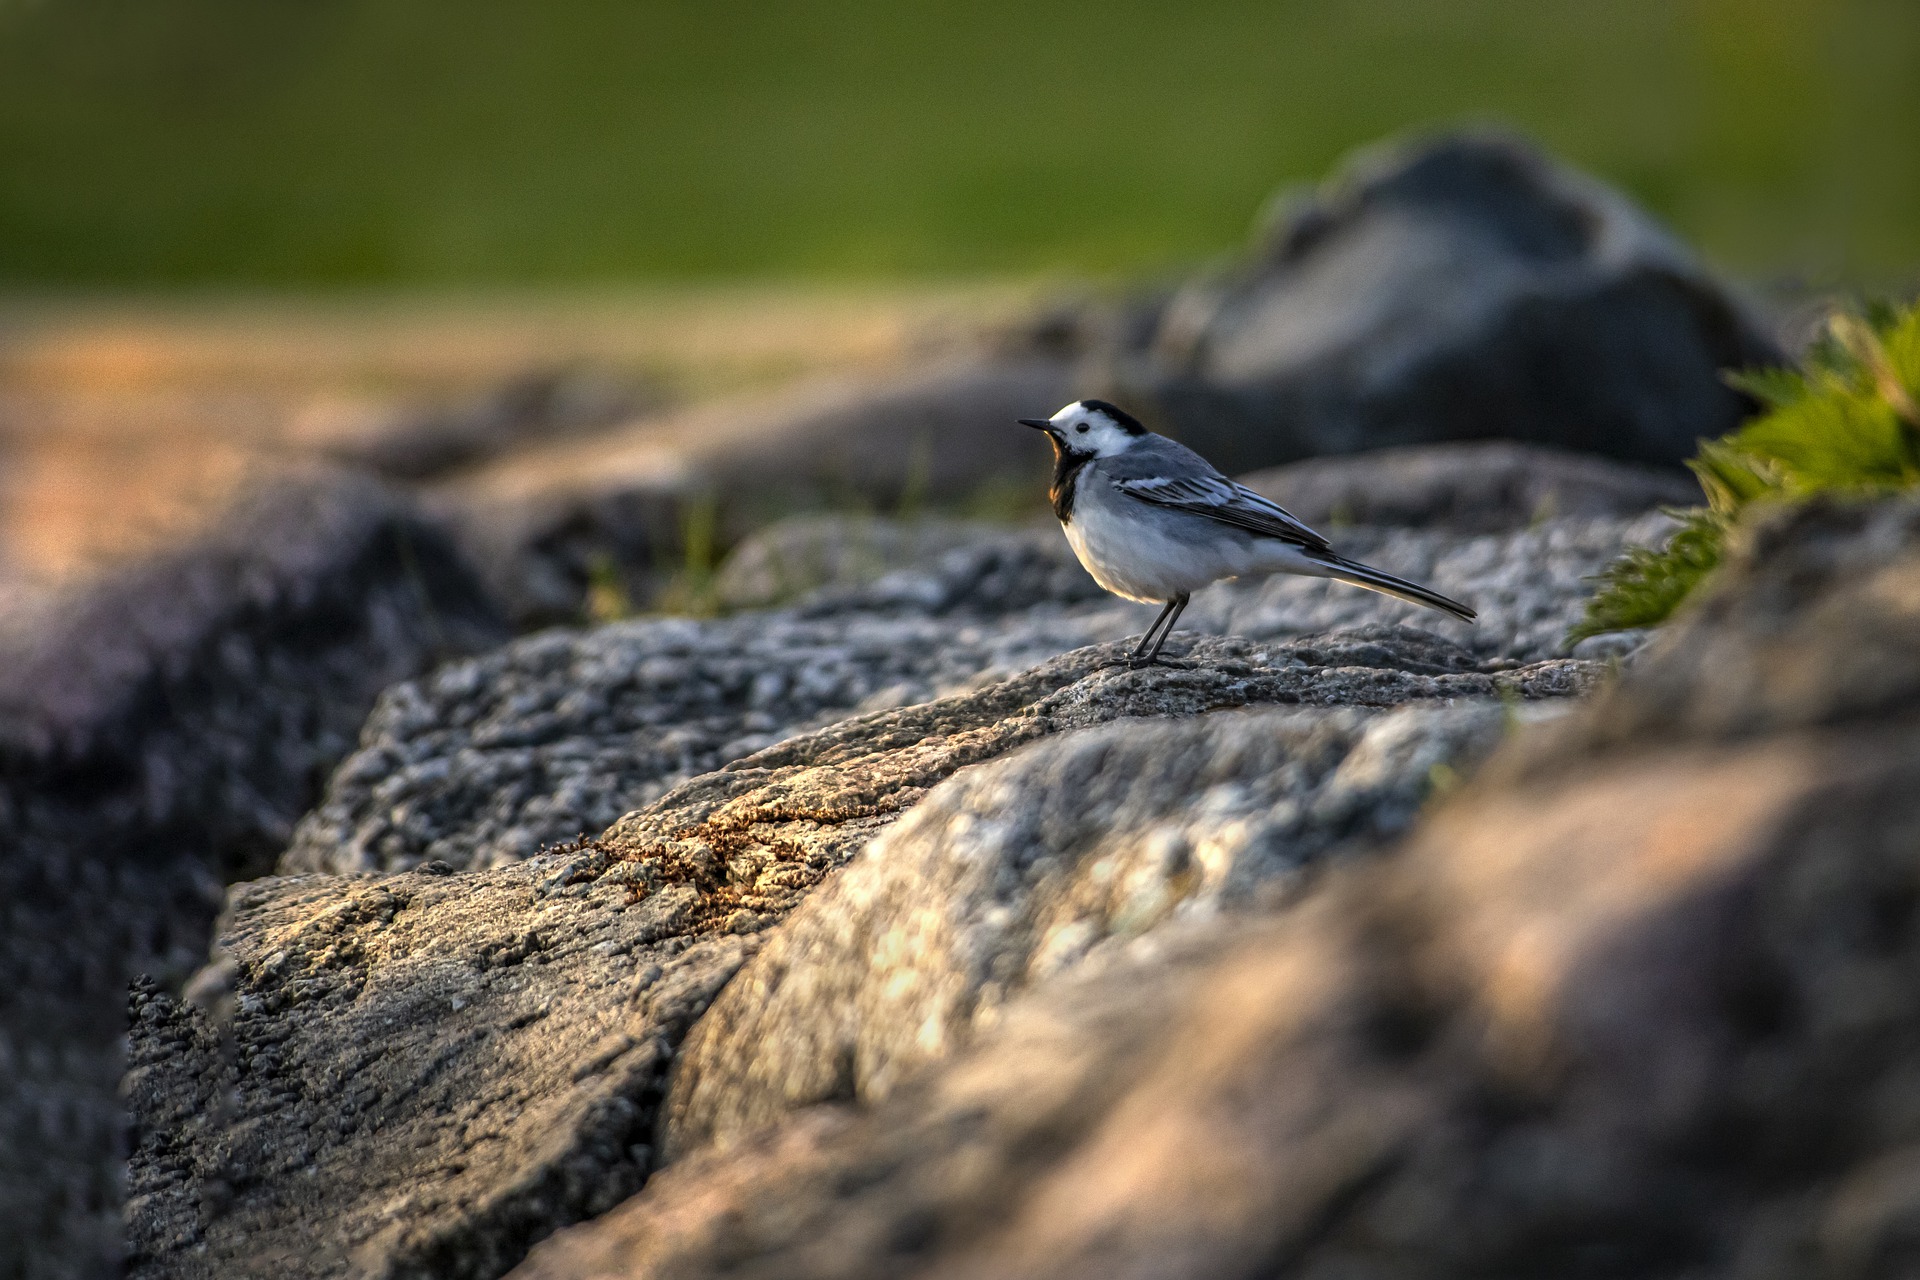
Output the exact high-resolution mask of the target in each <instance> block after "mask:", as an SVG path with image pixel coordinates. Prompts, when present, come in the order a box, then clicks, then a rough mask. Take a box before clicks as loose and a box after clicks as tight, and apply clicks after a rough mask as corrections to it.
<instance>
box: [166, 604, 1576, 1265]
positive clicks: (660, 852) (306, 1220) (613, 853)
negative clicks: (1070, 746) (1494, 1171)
mask: <svg viewBox="0 0 1920 1280" xmlns="http://www.w3.org/2000/svg"><path fill="white" fill-rule="evenodd" d="M1123 652H1124V642H1116V643H1112V644H1107V645H1102V646H1098V647H1094V648H1089V649H1081V650H1077V651H1075V652H1073V653H1069V654H1066V655H1064V656H1061V657H1058V658H1055V659H1053V660H1052V661H1049V662H1046V663H1043V664H1042V665H1040V666H1038V667H1035V668H1033V669H1031V670H1028V671H1026V672H1024V673H1023V674H1021V675H1019V676H1016V677H1014V678H1012V679H1009V680H1005V681H1002V682H999V683H994V684H989V685H986V686H985V687H982V688H979V689H976V690H974V691H972V692H969V693H966V694H962V695H957V696H954V697H950V698H945V699H941V700H937V701H933V702H928V703H923V704H920V705H915V706H907V707H899V708H895V709H892V710H886V711H876V712H873V713H870V714H867V715H861V716H853V717H850V718H847V719H843V720H840V721H839V722H838V723H835V724H832V725H829V726H827V727H825V728H821V729H818V730H815V731H814V732H811V733H808V734H803V735H800V736H798V737H795V738H793V739H791V740H789V741H787V742H784V743H781V744H777V745H774V746H772V747H768V748H766V749H764V750H761V751H759V752H758V753H756V754H754V755H750V756H748V757H746V758H745V759H741V760H737V761H735V762H733V763H732V764H730V765H729V766H728V767H726V768H724V769H720V770H717V771H715V772H713V773H709V774H705V775H703V776H701V777H698V778H695V779H693V780H691V781H689V782H686V783H684V784H682V785H681V786H679V787H678V788H676V789H675V790H673V791H671V792H669V793H667V794H666V795H665V796H662V797H661V798H660V799H659V800H657V801H655V802H654V803H653V804H652V805H649V806H647V807H646V808H644V809H641V810H639V811H638V812H636V813H632V814H629V815H627V816H626V817H624V818H622V819H621V820H620V821H619V822H617V823H615V824H614V825H613V826H612V827H611V828H609V829H608V830H607V831H606V832H605V833H604V834H603V835H601V836H600V837H599V838H598V839H596V840H593V841H587V842H583V843H582V844H580V845H578V846H576V847H573V848H569V849H564V850H557V851H554V852H552V853H548V854H545V855H543V856H540V857H536V858H533V859H529V860H527V861H525V862H522V863H518V864H514V865H509V866H502V867H495V868H492V869H489V870H486V871H478V872H471V873H458V872H454V871H452V870H451V869H450V868H448V867H446V866H445V865H444V864H439V863H429V864H426V865H424V866H422V867H420V868H419V869H418V870H417V871H414V872H410V873H406V874H402V875H399V876H391V875H389V876H355V875H343V876H327V875H313V876H287V877H280V878H277V879H270V880H264V881H260V882H257V883H254V884H250V885H242V886H239V887H237V888H235V889H234V890H233V891H232V893H231V895H230V897H229V902H228V915H227V919H226V923H225V924H224V926H223V928H222V930H221V935H220V956H219V959H218V961H217V963H216V964H215V965H213V966H211V967H210V968H209V969H208V970H207V971H206V972H205V973H204V974H203V975H202V977H201V978H199V979H196V981H195V983H194V984H193V985H192V988H191V990H192V991H193V992H194V993H195V995H196V996H197V997H198V1003H197V1004H186V1003H182V1002H179V1001H173V1000H170V999H168V998H167V997H165V996H164V995H162V994H160V993H157V992H153V991H150V990H142V991H141V992H138V993H136V1002H135V1003H136V1018H135V1021H134V1025H133V1032H132V1044H133V1048H132V1055H133V1061H134V1064H135V1068H134V1071H133V1072H132V1073H131V1075H130V1077H129V1083H128V1092H129V1095H130V1097H131V1100H132V1105H133V1108H134V1112H135V1120H136V1124H135V1141H136V1146H135V1151H134V1156H133V1161H132V1166H131V1175H130V1177H131V1186H130V1191H131V1193H132V1199H131V1203H130V1208H129V1213H128V1218H129V1234H130V1247H131V1248H132V1250H133V1255H134V1256H133V1259H132V1267H131V1271H132V1274H134V1275H136V1276H154V1277H159V1276H169V1277H171V1276H180V1275H242V1274H244V1275H253V1274H265V1273H272V1274H276V1275H280V1276H284V1277H287V1278H288V1280H295V1278H298V1277H307V1276H315V1277H318V1276H333V1275H339V1274H342V1273H343V1272H345V1271H349V1270H351V1272H352V1273H354V1274H365V1275H389V1276H402V1275H434V1276H440V1277H490V1276H494V1275H498V1274H499V1273H500V1272H501V1271H503V1270H504V1269H505V1268H506V1267H507V1266H509V1265H511V1264H512V1263H513V1262H514V1261H515V1260H516V1259H517V1258H518V1256H519V1254H520V1252H521V1251H523V1250H524V1249H525V1248H526V1247H527V1246H528V1245H529V1244H530V1243H531V1242H532V1241H533V1240H535V1239H537V1238H538V1237H540V1236H541V1235H544V1234H545V1233H547V1232H549V1231H551V1230H553V1229H554V1228H557V1227H559V1226H562V1225H565V1224H567V1223H569V1222H573V1221H576V1220H578V1219H580V1218H582V1217H586V1216H589V1215H592V1214H595V1213H599V1212H602V1211H604V1210H606V1209H608V1208H610V1207H611V1206H612V1205H613V1203H615V1201H616V1200H617V1199H618V1198H619V1197H620V1196H622V1195H625V1194H626V1193H628V1192H630V1191H631V1190H633V1189H634V1188H635V1187H637V1186H638V1185H639V1182H640V1180H641V1179H642V1178H643V1177H644V1176H645V1174H646V1172H647V1171H648V1169H649V1168H650V1167H651V1162H652V1160H653V1156H652V1153H651V1151H650V1150H649V1149H648V1148H649V1146H650V1144H651V1141H652V1135H653V1133H654V1126H655V1122H656V1119H657V1109H658V1104H659V1097H660V1094H661V1091H662V1090H663V1089H664V1087H665V1070H666V1067H667V1065H668V1063H669V1062H670V1060H671V1059H672V1057H673V1055H674V1053H675V1051H676V1048H677V1045H678V1042H679V1039H680V1036H681V1034H682V1033H683V1031H684V1029H685V1027H686V1025H687V1023H688V1022H689V1021H690V1020H691V1019H692V1018H693V1017H694V1016H695V1015H696V1014H697V1013H698V1011H699V1009H700V1008H701V1007H703V1006H704V1004H705V1003H706V1001H707V1000H708V999H709V998H710V997H711V996H712V994H713V992H714V990H715V989H716V988H717V987H718V986H719V985H720V983H722V982H724V981H725V980H726V978H727V976H728V975H729V974H731V973H732V972H733V970H734V969H735V968H736V967H737V966H738V965H739V964H741V963H742V962H743V961H744V960H746V959H747V958H748V957H749V956H750V955H751V954H752V953H753V952H754V951H755V950H756V949H757V948H758V946H759V945H760V942H761V940H760V939H759V938H758V937H757V936H756V935H758V934H760V933H761V932H762V931H764V930H766V929H768V928H770V927H772V926H773V925H775V924H777V923H778V922H779V921H780V920H781V919H782V918H783V917H784V916H785V915H786V914H787V913H788V912H789V911H791V910H792V909H793V907H794V906H795V905H797V904H798V903H799V902H800V901H802V900H803V899H804V898H805V897H806V895H807V894H808V893H809V892H810V891H811V890H812V889H813V888H814V886H815V885H816V884H818V883H819V881H820V880H821V878H822V877H823V876H825V875H826V874H828V873H829V872H830V871H832V870H834V869H835V868H837V867H838V866H840V865H841V864H842V863H843V862H845V861H846V859H847V858H848V857H850V856H851V855H852V854H853V853H854V852H855V851H856V850H857V849H858V848H859V847H860V846H861V845H863V844H865V843H866V842H867V841H868V840H869V839H871V838H872V837H874V836H875V835H878V834H879V833H881V832H882V831H884V830H885V829H886V828H887V827H888V826H889V824H891V823H892V822H894V821H895V820H896V819H897V818H898V817H899V816H900V815H902V814H904V813H907V812H909V811H910V810H912V809H913V808H914V806H915V805H917V804H918V803H920V801H921V800H922V799H923V798H924V797H925V796H926V795H927V792H928V791H929V789H931V788H934V787H936V786H937V785H938V784H939V783H940V782H941V781H942V780H944V779H946V778H949V777H951V776H953V775H954V774H956V773H959V772H961V771H962V770H964V769H966V768H968V767H969V766H971V765H974V764H977V763H979V762H981V761H983V760H988V759H991V758H993V757H995V756H999V755H1002V754H1005V753H1006V752H1009V751H1012V750H1014V749H1016V748H1018V747H1020V746H1022V745H1024V744H1026V743H1029V742H1033V741H1036V740H1038V739H1042V738H1046V737H1050V736H1053V735H1058V734H1062V733H1067V732H1070V731H1072V730H1074V729H1078V728H1087V727H1092V726H1097V725H1101V724H1112V723H1114V722H1117V721H1129V722H1132V723H1139V722H1141V721H1143V720H1146V719H1150V718H1162V719H1168V718H1175V719H1187V718H1191V717H1194V716H1196V715H1198V714H1200V713H1201V712H1205V711H1212V710H1218V709H1222V708H1229V707H1240V706H1251V705H1261V704H1272V703H1306V704H1311V705H1317V706H1341V705H1349V706H1359V707H1387V706H1395V705H1399V704H1401V703H1405V702H1419V703H1423V704H1433V705H1439V704H1442V703H1445V702H1447V701H1448V700H1451V699H1475V700H1478V701H1480V702H1482V703H1492V702H1495V701H1496V700H1497V699H1499V698H1501V697H1507V698H1511V699H1514V700H1530V699H1538V698H1564V697H1566V696H1567V695H1569V694H1571V693H1574V692H1577V691H1579V690H1580V689H1582V688H1584V687H1586V685H1587V684H1588V683H1589V682H1590V681H1591V680H1592V679H1593V678H1594V677H1595V675H1596V674H1597V670H1598V669H1597V668H1596V667H1594V666H1593V665H1592V664H1585V663H1579V662H1570V661H1552V662H1546V663H1541V664H1537V665H1535V666H1531V667H1523V668H1519V669H1517V670H1505V671H1498V672H1488V671H1485V670H1482V669H1481V667H1482V665H1483V664H1481V663H1480V662H1479V661H1478V660H1476V659H1475V658H1474V656H1473V655H1471V654H1469V653H1467V652H1466V651H1464V650H1462V649H1460V648H1458V647H1457V646H1454V645H1450V644H1447V643H1446V642H1444V641H1439V640H1436V639H1434V638H1433V637H1430V636H1425V635H1422V634H1421V633H1418V632H1413V631H1409V630H1404V629H1384V628H1383V629H1378V630H1376V631H1372V632H1362V633H1357V634H1350V635H1343V636H1326V637H1319V638H1314V639H1308V640H1299V641H1293V642H1287V643H1278V644H1267V645H1261V644H1254V643H1251V642H1248V641H1244V640H1238V639H1228V640H1208V641H1202V642H1200V643H1198V644H1196V645H1195V646H1193V649H1192V651H1191V653H1190V655H1189V656H1190V659H1191V660H1192V662H1193V664H1194V665H1193V667H1192V669H1186V670H1175V669H1168V668H1150V669H1146V670H1140V671H1135V670H1131V669H1129V668H1127V667H1126V666H1125V665H1124V664H1123V663H1121V662H1120V661H1119V660H1120V658H1121V656H1122V654H1123ZM1270 757H1271V752H1268V753H1265V754H1261V755H1258V756H1257V759H1258V760H1268V759H1270ZM1422 759H1424V757H1421V756H1420V755H1419V753H1418V752H1414V753H1412V755H1411V756H1410V757H1409V760H1410V761H1411V764H1412V767H1414V768H1419V767H1420V761H1421V760H1422ZM1417 785H1418V784H1417V783H1416V784H1415V786H1416V787H1417ZM1369 794H1372V793H1369ZM1378 798H1379V799H1380V800H1381V801H1383V802H1387V803H1396V804H1404V797H1401V796H1399V795H1398V794H1397V793H1396V792H1395V791H1394V789H1393V788H1391V787H1389V788H1386V789H1384V790H1380V791H1379V792H1378ZM1361 803H1362V805H1363V806H1364V804H1365V803H1367V801H1366V800H1365V799H1363V800H1362V801H1361ZM1361 821H1362V822H1364V819H1362V820H1361ZM205 1010H211V1012H207V1011H205Z"/></svg>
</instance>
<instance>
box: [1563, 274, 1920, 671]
mask: <svg viewBox="0 0 1920 1280" xmlns="http://www.w3.org/2000/svg"><path fill="white" fill-rule="evenodd" d="M1730 381H1732V382H1733V384H1734V385H1735V386H1737V387H1739V388H1741V389H1742V390H1744V391H1746V392H1747V393H1748V394H1749V395H1752V396H1753V397H1754V398H1755V399H1756V400H1758V401H1759V402H1760V403H1761V404H1762V405H1764V406H1765V409H1764V411H1763V412H1762V413H1761V414H1760V416H1758V417H1756V418H1755V419H1753V420H1752V421H1751V422H1749V423H1747V424H1746V425H1745V426H1743V427H1741V428H1740V429H1739V430H1738V431H1735V432H1733V433H1732V434H1731V435H1726V436H1722V437H1721V438H1720V439H1718V440H1703V441H1701V444H1700V452H1699V453H1698V455H1696V456H1695V457H1694V459H1693V460H1692V461H1691V462H1690V463H1689V464H1688V465H1689V466H1691V467H1692V468H1693V472H1694V474H1695V475H1696V476H1698V477H1699V478H1700V487H1701V489H1702V490H1703V491H1704V492H1705V494H1706V497H1707V505H1706V506H1705V507H1703V508H1698V509H1695V510H1692V511H1685V512H1676V513H1675V514H1676V515H1678V516H1680V517H1681V519H1682V521H1683V523H1682V525H1681V527H1680V531H1679V532H1678V533H1676V534H1675V535H1674V536H1673V539H1672V540H1671V541H1670V542H1668V543H1667V545H1666V546H1665V547H1664V548H1661V549H1659V550H1653V549H1650V548H1644V547H1636V548H1633V549H1632V550H1630V551H1628V552H1627V554H1626V555H1624V556H1622V557H1621V558H1620V559H1619V560H1618V561H1616V562H1614V564H1612V565H1611V566H1609V567H1608V568H1607V570H1606V572H1604V573H1602V574H1601V575H1600V576H1599V578H1598V580H1597V581H1598V584H1599V585H1598V590H1597V591H1596V592H1595V593H1594V596H1593V599H1591V600H1590V601H1588V603H1587V613H1586V617H1585V618H1583V619H1582V620H1581V621H1580V623H1579V624H1578V625H1577V626H1575V627H1574V628H1573V629H1572V630H1571V631H1570V632H1568V634H1567V641H1568V643H1569V644H1571V643H1574V642H1576V641H1579V640H1582V639H1585V638H1586V637H1588V636H1594V635H1600V634H1603V633H1605V632H1608V631H1621V630H1625V629H1627V628H1630V627H1650V626H1654V625H1657V624H1658V623H1661V622H1664V621H1665V620H1666V619H1667V618H1669V617H1670V616H1672V614H1673V612H1674V610H1675V609H1677V608H1679V607H1680V605H1681V604H1682V603H1683V602H1684V601H1685V600H1686V599H1687V597H1688V596H1689V595H1691V594H1692V592H1693V591H1694V589H1695V588H1696V587H1698V586H1699V585H1700V583H1701V582H1702V581H1704V580H1705V579H1706V578H1707V577H1708V575H1710V574H1711V573H1712V572H1713V569H1714V567H1715V566H1716V565H1718V564H1719V563H1720V556H1721V550H1722V547H1723V545H1724V544H1725V541H1726V535H1727V533H1728V531H1729V530H1731V529H1733V528H1734V527H1735V526H1736V525H1738V524H1739V523H1740V521H1741V520H1742V519H1743V518H1745V517H1746V516H1747V515H1748V514H1749V512H1750V509H1751V508H1753V507H1754V506H1755V505H1756V504H1777V503H1791V502H1799V501H1803V500H1805V499H1806V498H1809V497H1811V496H1813V495H1814V494H1842V495H1851V496H1857V497H1871V496H1874V495H1877V494H1885V493H1892V492H1897V491H1899V490H1902V489H1910V488H1914V487H1916V486H1920V407H1916V401H1917V400H1920V306H1914V307H1911V308H1909V309H1907V310H1906V311H1904V312H1897V311H1894V310H1892V309H1890V308H1885V307H1881V308H1874V309H1870V310H1869V311H1868V312H1867V314H1866V315H1865V316H1854V315H1848V314H1836V315H1835V316H1833V317H1832V318H1831V320H1830V321H1829V323H1828V325H1827V330H1826V332H1825V334H1823V335H1822V337H1821V339H1820V341H1819V342H1817V343H1815V344H1814V347H1813V349H1812V350H1811V351H1810V352H1809V353H1808V356H1807V363H1806V367H1805V368H1804V369H1762V370H1757V371H1752V372H1746V373H1741V374H1736V375H1734V376H1733V377H1732V378H1731V379H1730Z"/></svg>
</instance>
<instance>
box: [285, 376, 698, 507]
mask: <svg viewBox="0 0 1920 1280" xmlns="http://www.w3.org/2000/svg"><path fill="white" fill-rule="evenodd" d="M660 399H661V396H660V393H659V392H657V391H653V390H650V389H648V388H644V387H639V386H634V385H631V384H630V383H622V382H619V381H615V380H613V379H611V378H607V377H604V376H595V375H592V374H589V373H586V372H581V371H573V372H560V371H551V370H549V371H541V372H531V373H526V374H522V375H521V376H519V377H516V378H512V379H509V380H508V381H507V382H506V383H504V384H503V385H501V386H500V387H498V388H496V389H494V390H492V391H490V392H487V393H486V394H483V395H477V396H472V397H469V398H468V399H465V400H461V401H454V402H450V403H444V404H432V403H426V404H421V403H410V402H402V401H395V400H393V399H391V398H385V399H383V398H374V397H360V398H341V397H331V398H325V399H318V400H315V401H313V402H311V403H309V404H307V405H306V406H305V407H304V408H302V409H301V410H300V412H299V413H298V414H296V415H295V416H294V418H293V420H292V421H291V422H290V423H289V424H288V427H287V429H286V437H285V443H286V444H287V445H289V446H291V447H292V448H295V449H299V450H302V451H307V450H311V451H313V452H315V453H318V454H320V455H322V456H324V457H328V458H333V459H336V460H337V461H340V462H343V463H347V464H349V465H351V466H355V467H363V468H365V469H367V470H370V471H373V472H376V473H378V474H380V475H383V476H387V477H390V478H392V479H396V480H424V479H428V478H431V477H435V476H442V475H445V474H446V473H448V472H450V471H453V470H455V469H457V468H459V467H463V466H472V465H473V464H475V463H477V462H481V461H483V460H485V459H488V458H492V457H495V456H498V455H499V454H502V453H505V452H507V451H508V450H509V449H512V448H514V447H516V446H526V445H530V444H533V445H538V444H547V443H551V442H552V441H553V440H554V438H556V437H561V438H564V437H566V436H571V435H579V434H582V433H584V432H590V431H594V430H597V429H600V428H604V427H609V426H614V425H616V424H618V423H621V422H623V421H630V420H631V419H632V418H633V417H634V416H635V415H636V414H639V413H641V412H642V411H646V410H651V409H657V408H658V407H659V401H660Z"/></svg>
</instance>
